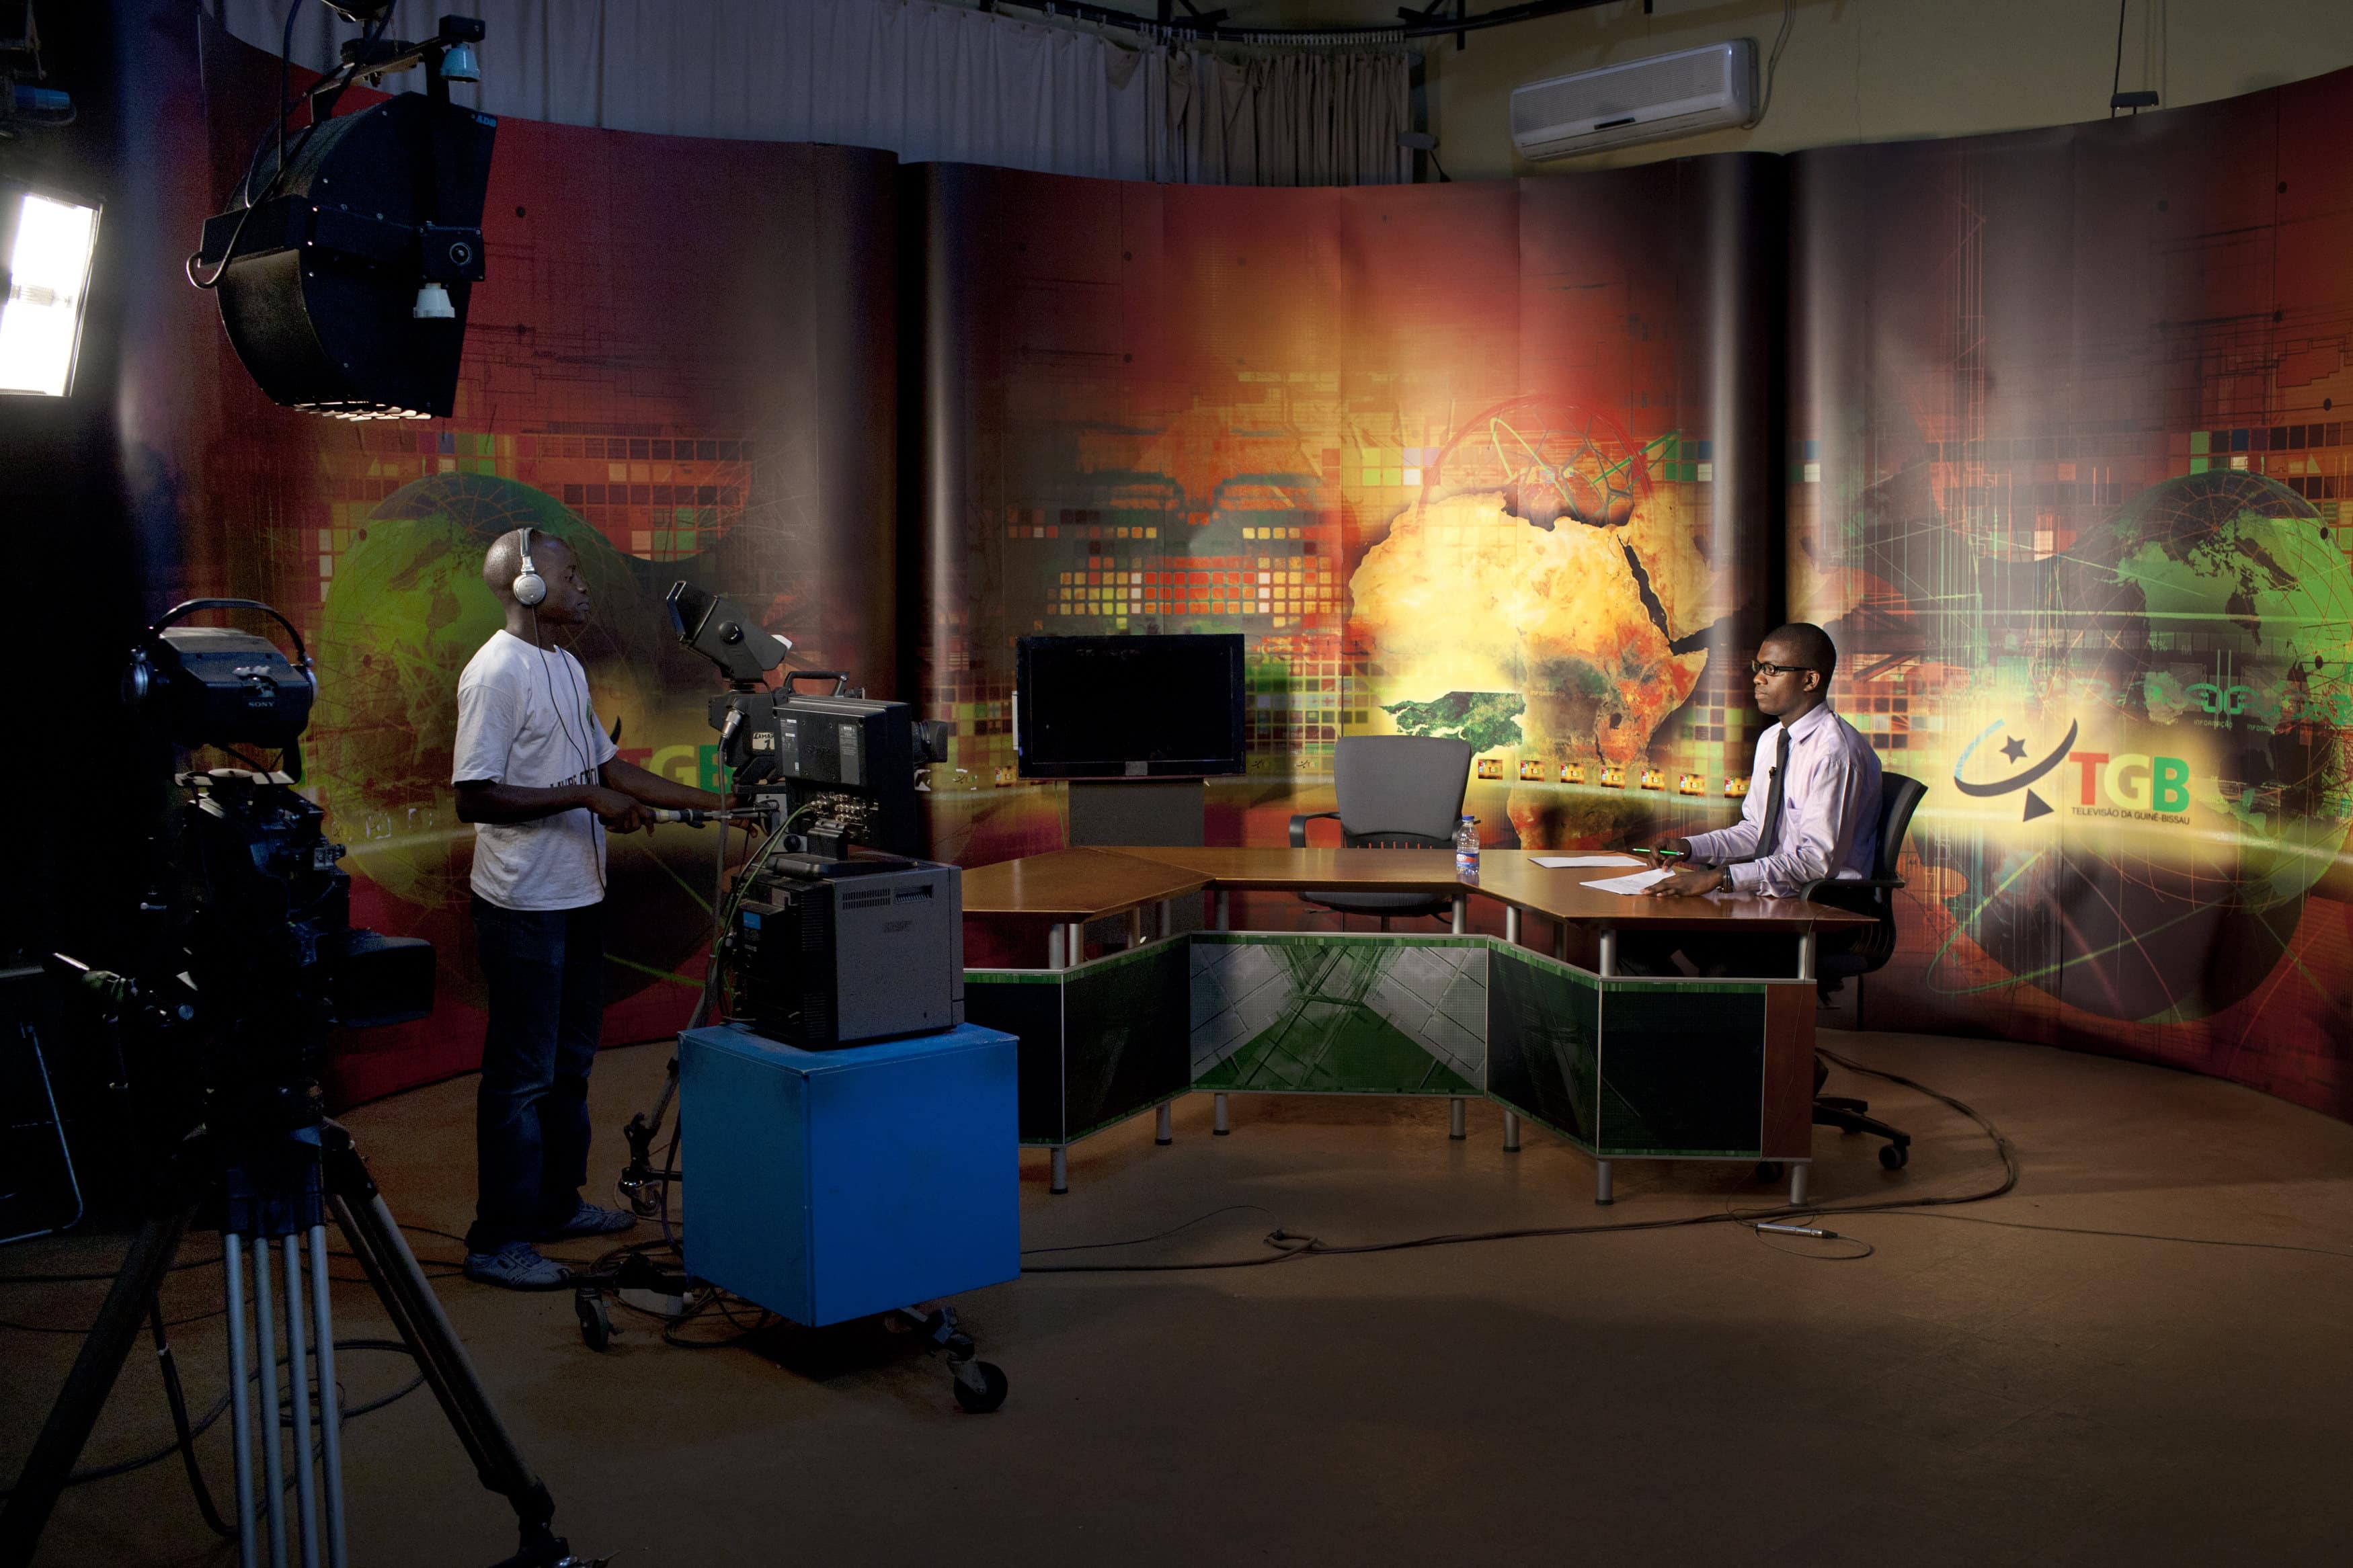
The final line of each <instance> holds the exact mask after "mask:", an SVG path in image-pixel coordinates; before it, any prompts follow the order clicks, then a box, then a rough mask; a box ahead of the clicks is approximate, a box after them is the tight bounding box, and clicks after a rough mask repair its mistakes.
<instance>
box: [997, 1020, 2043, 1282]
mask: <svg viewBox="0 0 2353 1568" xmlns="http://www.w3.org/2000/svg"><path fill="white" fill-rule="evenodd" d="M1820 1054H1821V1055H1822V1056H1824V1057H1826V1058H1829V1059H1830V1060H1831V1061H1833V1062H1836V1063H1837V1064H1838V1065H1839V1066H1841V1067H1842V1068H1846V1069H1847V1070H1848V1071H1850V1072H1859V1073H1864V1074H1867V1075H1869V1076H1870V1077H1873V1078H1878V1079H1885V1080H1887V1081H1888V1082H1890V1083H1895V1084H1901V1085H1903V1086H1904V1087H1905V1088H1906V1089H1915V1090H1917V1091H1918V1092H1920V1093H1921V1094H1924V1095H1926V1096H1927V1097H1928V1098H1929V1099H1931V1100H1936V1101H1937V1102H1938V1103H1939V1104H1942V1105H1946V1106H1949V1107H1950V1108H1952V1109H1953V1110H1957V1111H1958V1112H1960V1113H1961V1114H1962V1115H1963V1116H1966V1117H1968V1119H1969V1120H1970V1121H1974V1122H1976V1123H1977V1124H1978V1127H1979V1128H1981V1129H1982V1130H1983V1131H1984V1132H1985V1134H1986V1136H1987V1138H1989V1140H1991V1142H1992V1143H1993V1146H1994V1150H1995V1152H1996V1153H1998V1154H1999V1155H2000V1157H2001V1165H2002V1179H2001V1180H2000V1182H1999V1183H1998V1184H1995V1185H1993V1186H1990V1187H1988V1188H1987V1189H1985V1190H1984V1191H1983V1192H1976V1193H1964V1194H1955V1195H1952V1196H1932V1197H1925V1198H1891V1199H1883V1200H1876V1201H1872V1202H1865V1203H1852V1204H1833V1205H1811V1206H1797V1205H1779V1206H1777V1207H1771V1208H1758V1209H1746V1210H1734V1209H1729V1208H1727V1209H1725V1210H1723V1211H1721V1212H1710V1213H1706V1214H1696V1215H1681V1216H1678V1217H1676V1218H1673V1219H1648V1220H1614V1221H1609V1222H1606V1223H1602V1224H1597V1225H1558V1226H1520V1227H1515V1228H1513V1229H1509V1230H1481V1231H1462V1232H1457V1233H1451V1234H1446V1235H1440V1236H1419V1237H1410V1238H1409V1239H1406V1240H1402V1241H1373V1242H1359V1243H1356V1244H1353V1245H1350V1246H1345V1247H1335V1246H1333V1245H1331V1244H1329V1243H1327V1242H1324V1241H1323V1240H1321V1239H1319V1238H1318V1237H1312V1236H1294V1235H1293V1234H1292V1233H1291V1232H1289V1231H1286V1230H1284V1229H1282V1227H1281V1226H1276V1227H1275V1229H1273V1230H1272V1231H1270V1232H1269V1233H1268V1234H1267V1236H1266V1237H1265V1238H1264V1240H1265V1244H1266V1245H1267V1247H1270V1248H1271V1249H1272V1250H1271V1251H1269V1252H1267V1253H1265V1254H1263V1255H1261V1256H1259V1257H1256V1258H1215V1259H1210V1260H1208V1261H1205V1262H1199V1263H1043V1264H1029V1263H1025V1264H1023V1265H1022V1266H1021V1272H1022V1273H1024V1274H1163V1273H1183V1272H1188V1271H1191V1270H1196V1269H1212V1268H1261V1267H1263V1266H1265V1265H1267V1264H1271V1263H1288V1262H1291V1261H1293V1259H1295V1258H1339V1257H1348V1256H1354V1255H1358V1254H1364V1253H1374V1252H1411V1251H1417V1250H1419V1249H1421V1248H1423V1247H1467V1246H1470V1245H1472V1244H1473V1243H1477V1242H1489V1241H1524V1240H1533V1239H1536V1238H1539V1237H1562V1236H1605V1235H1614V1234H1621V1233H1625V1232H1630V1231H1644V1230H1682V1229H1687V1228H1689V1227H1691V1226H1703V1225H1726V1224H1736V1225H1748V1226H1753V1225H1755V1224H1756V1223H1757V1221H1758V1220H1775V1219H1787V1218H1789V1217H1792V1216H1795V1215H1838V1214H1873V1213H1894V1212H1900V1211H1903V1210H1907V1209H1920V1208H1926V1207H1933V1206H1940V1205H1953V1204H1977V1203H1985V1202H1987V1201H1989V1199H1993V1198H1998V1197H2001V1196H2004V1195H2005V1194H2008V1193H2010V1191H2011V1190H2012V1189H2014V1188H2015V1187H2016V1186H2017V1185H2018V1178H2019V1163H2018V1149H2017V1146H2016V1145H2014V1144H2013V1143H2011V1142H2010V1138H2009V1135H2008V1134H2006V1133H2004V1132H2003V1131H2001V1129H2000V1128H1999V1127H1996V1126H1995V1125H1994V1124H1993V1122H1992V1121H1990V1120H1989V1119H1988V1118H1987V1116H1986V1115H1985V1114H1984V1112H1982V1111H1980V1110H1978V1109H1977V1108H1976V1107H1974V1106H1972V1105H1969V1104H1968V1103H1966V1102H1964V1101H1962V1100H1957V1099H1955V1098H1954V1097H1953V1096H1951V1095H1949V1094H1947V1093H1945V1092H1944V1091H1942V1090H1941V1089H1930V1088H1929V1087H1928V1086H1927V1085H1926V1084H1924V1083H1919V1082H1916V1081H1915V1080H1914V1079H1908V1078H1905V1077H1904V1076H1903V1075H1902V1074H1900V1073H1894V1072H1889V1071H1886V1070H1885V1069H1883V1068H1873V1067H1865V1066H1863V1065H1862V1063H1860V1062H1856V1061H1851V1060H1849V1059H1848V1058H1845V1057H1841V1056H1840V1055H1838V1054H1837V1053H1835V1052H1833V1051H1829V1050H1823V1051H1821V1052H1820ZM1218 1212H1220V1213H1222V1212H1224V1211H1222V1210H1220V1211H1218ZM1201 1217H1202V1218H1204V1219H1206V1218H1208V1217H1209V1216H1208V1215H1203V1216H1201ZM1193 1223H1198V1222H1193ZM1176 1228H1177V1229H1180V1230H1181V1229H1183V1228H1184V1227H1183V1226H1178V1227H1176ZM1166 1234H1174V1233H1173V1232H1170V1233H1166ZM1146 1239H1156V1238H1150V1237H1147V1238H1146ZM1839 1239H1850V1238H1845V1237H1841V1238H1839ZM1852 1239H1857V1240H1858V1241H1859V1238H1852ZM1859 1244H1860V1245H1862V1246H1866V1247H1867V1246H1869V1245H1870V1244H1869V1243H1867V1242H1860V1243H1859ZM1095 1245H1109V1246H1120V1245H1132V1244H1125V1243H1103V1244H1095ZM1056 1250H1072V1249H1062V1248H1057V1249H1056ZM1862 1256H1867V1255H1862ZM1842 1260H1843V1259H1842ZM1854 1260H1856V1261H1859V1260H1860V1258H1859V1257H1857V1258H1855V1259H1854Z"/></svg>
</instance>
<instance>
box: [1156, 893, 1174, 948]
mask: <svg viewBox="0 0 2353 1568" xmlns="http://www.w3.org/2000/svg"><path fill="white" fill-rule="evenodd" d="M1154 908H1155V910H1156V913H1155V915H1154V917H1153V919H1154V921H1155V924H1154V928H1153V934H1154V935H1155V936H1158V937H1159V938H1161V939H1162V940H1163V941H1166V939H1167V937H1168V934H1169V932H1170V931H1173V930H1175V929H1176V905H1174V904H1172V903H1170V902H1169V901H1168V900H1166V899H1163V900H1160V902H1159V903H1158V904H1156V905H1155V906H1154Z"/></svg>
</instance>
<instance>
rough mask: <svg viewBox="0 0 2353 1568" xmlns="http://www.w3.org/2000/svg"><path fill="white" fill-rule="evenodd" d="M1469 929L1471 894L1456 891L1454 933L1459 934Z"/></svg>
mask: <svg viewBox="0 0 2353 1568" xmlns="http://www.w3.org/2000/svg"><path fill="white" fill-rule="evenodd" d="M1470 929H1471V896H1470V895H1469V894H1468V893H1457V894H1455V895H1454V934H1455V935H1456V936H1461V934H1462V933H1463V932H1464V931H1469V930H1470Z"/></svg>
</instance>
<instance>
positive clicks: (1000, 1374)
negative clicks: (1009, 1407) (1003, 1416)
mask: <svg viewBox="0 0 2353 1568" xmlns="http://www.w3.org/2000/svg"><path fill="white" fill-rule="evenodd" d="M1007 1386H1008V1384H1006V1381H1005V1370H1004V1369H1003V1368H1002V1367H1000V1366H998V1365H997V1363H995V1362H987V1361H967V1362H964V1363H960V1364H959V1365H957V1366H956V1367H955V1398H956V1403H957V1404H958V1405H962V1406H964V1409H965V1414H966V1415H987V1414H988V1413H989V1412H990V1411H992V1410H994V1409H996V1408H997V1406H998V1405H1002V1404H1004V1403H1005V1391H1006V1388H1007Z"/></svg>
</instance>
